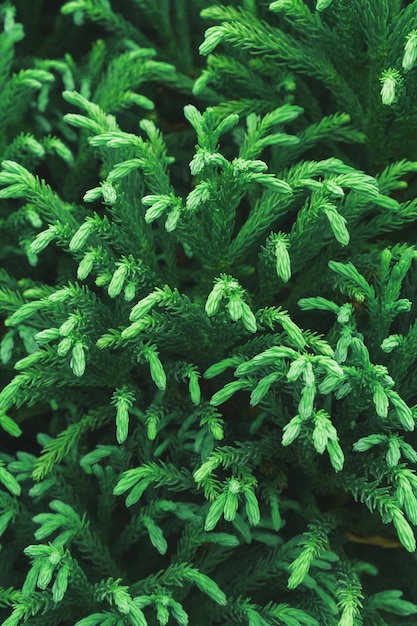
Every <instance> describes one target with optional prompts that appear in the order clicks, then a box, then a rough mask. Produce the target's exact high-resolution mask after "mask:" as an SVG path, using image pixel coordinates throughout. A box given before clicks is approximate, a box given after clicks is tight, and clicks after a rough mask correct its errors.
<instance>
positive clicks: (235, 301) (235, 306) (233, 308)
mask: <svg viewBox="0 0 417 626" xmlns="http://www.w3.org/2000/svg"><path fill="white" fill-rule="evenodd" d="M227 308H228V311H229V314H230V317H231V318H232V320H233V321H234V322H237V321H238V320H240V318H241V317H242V314H243V306H242V299H241V297H240V294H238V293H236V294H233V295H231V296H230V300H229V302H228V304H227Z"/></svg>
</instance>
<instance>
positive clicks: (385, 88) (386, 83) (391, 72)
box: [379, 67, 401, 106]
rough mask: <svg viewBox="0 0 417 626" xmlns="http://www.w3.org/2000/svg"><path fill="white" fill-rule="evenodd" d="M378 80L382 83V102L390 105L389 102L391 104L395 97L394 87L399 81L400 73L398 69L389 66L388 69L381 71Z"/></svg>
mask: <svg viewBox="0 0 417 626" xmlns="http://www.w3.org/2000/svg"><path fill="white" fill-rule="evenodd" d="M379 80H380V83H381V85H382V87H381V99H382V103H383V104H385V105H386V106H391V104H393V103H394V102H395V99H396V88H397V85H398V83H399V81H400V80H401V76H400V73H399V72H398V70H396V69H394V68H392V67H390V68H389V69H387V70H384V71H383V72H382V74H381V78H380V79H379Z"/></svg>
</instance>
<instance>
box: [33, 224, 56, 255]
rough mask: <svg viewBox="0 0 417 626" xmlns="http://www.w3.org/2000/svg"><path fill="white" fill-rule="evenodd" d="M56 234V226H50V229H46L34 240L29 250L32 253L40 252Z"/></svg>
mask: <svg viewBox="0 0 417 626" xmlns="http://www.w3.org/2000/svg"><path fill="white" fill-rule="evenodd" d="M55 236H56V227H55V226H49V228H48V230H44V231H42V232H41V233H39V234H38V235H36V238H35V239H34V240H33V241H32V243H31V244H30V247H29V250H30V252H31V253H32V254H39V253H40V252H42V250H44V248H46V247H47V246H48V245H49V244H50V243H51V241H52V240H53V239H54V238H55Z"/></svg>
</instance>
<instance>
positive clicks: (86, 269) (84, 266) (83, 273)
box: [77, 252, 94, 280]
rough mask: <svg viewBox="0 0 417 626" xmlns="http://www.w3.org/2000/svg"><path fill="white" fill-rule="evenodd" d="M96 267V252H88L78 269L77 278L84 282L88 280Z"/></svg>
mask: <svg viewBox="0 0 417 626" xmlns="http://www.w3.org/2000/svg"><path fill="white" fill-rule="evenodd" d="M93 266H94V252H87V254H86V255H85V256H84V257H83V259H82V260H81V262H80V264H79V266H78V269H77V278H78V279H79V280H84V279H85V278H87V276H88V275H89V273H90V272H91V270H92V269H93Z"/></svg>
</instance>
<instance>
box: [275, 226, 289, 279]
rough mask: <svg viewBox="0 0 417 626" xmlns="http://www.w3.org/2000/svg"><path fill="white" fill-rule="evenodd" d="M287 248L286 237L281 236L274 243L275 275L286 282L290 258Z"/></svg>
mask: <svg viewBox="0 0 417 626" xmlns="http://www.w3.org/2000/svg"><path fill="white" fill-rule="evenodd" d="M287 248H288V239H287V238H285V239H284V238H283V237H281V238H280V239H279V240H278V241H277V243H276V245H275V256H276V258H277V263H276V271H277V275H278V276H279V277H280V278H281V280H282V281H283V282H284V283H287V282H288V281H289V280H290V278H291V259H290V255H289V254H288V249H287Z"/></svg>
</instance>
